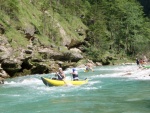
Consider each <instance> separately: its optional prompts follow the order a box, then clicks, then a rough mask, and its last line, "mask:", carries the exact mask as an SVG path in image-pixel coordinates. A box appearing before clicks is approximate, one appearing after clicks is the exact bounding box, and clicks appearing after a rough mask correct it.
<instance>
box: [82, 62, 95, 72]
mask: <svg viewBox="0 0 150 113" xmlns="http://www.w3.org/2000/svg"><path fill="white" fill-rule="evenodd" d="M90 70H91V71H94V70H93V69H92V66H91V65H90V64H88V63H87V64H86V68H85V71H84V72H89V71H90Z"/></svg>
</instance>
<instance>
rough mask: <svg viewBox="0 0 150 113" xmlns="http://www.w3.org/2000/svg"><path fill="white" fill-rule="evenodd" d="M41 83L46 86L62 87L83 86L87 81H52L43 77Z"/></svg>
mask: <svg viewBox="0 0 150 113" xmlns="http://www.w3.org/2000/svg"><path fill="white" fill-rule="evenodd" d="M41 79H42V81H43V83H44V84H45V85H46V86H63V85H68V84H70V85H83V84H86V83H87V82H88V79H85V80H78V81H69V80H53V79H49V78H45V77H41Z"/></svg>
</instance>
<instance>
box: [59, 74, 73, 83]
mask: <svg viewBox="0 0 150 113" xmlns="http://www.w3.org/2000/svg"><path fill="white" fill-rule="evenodd" d="M57 75H58V76H59V77H60V78H61V80H62V81H64V83H65V84H66V85H67V86H72V84H71V83H70V82H69V83H68V81H66V80H65V78H62V76H61V75H60V74H58V73H57Z"/></svg>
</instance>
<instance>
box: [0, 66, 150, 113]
mask: <svg viewBox="0 0 150 113" xmlns="http://www.w3.org/2000/svg"><path fill="white" fill-rule="evenodd" d="M135 68H136V66H135V65H132V66H103V67H96V68H94V70H95V71H94V72H84V71H83V70H84V69H81V68H80V69H78V72H79V77H80V78H81V79H82V78H83V79H84V78H88V79H89V82H88V84H85V85H81V86H61V87H47V86H45V85H44V84H43V82H42V81H41V79H40V77H41V76H45V77H52V76H54V74H53V73H51V74H43V75H38V74H36V75H30V76H24V77H17V78H13V79H7V80H6V81H5V84H4V85H0V113H150V79H138V77H135V76H134V77H130V76H124V73H125V72H126V71H127V70H129V69H130V70H132V69H133V70H134V69H135ZM70 71H71V69H68V70H66V71H65V73H66V75H67V79H69V78H71V75H70V74H69V73H70ZM142 74H143V73H142ZM133 75H134V74H133ZM131 76H132V75H131ZM136 76H141V73H139V74H138V73H136Z"/></svg>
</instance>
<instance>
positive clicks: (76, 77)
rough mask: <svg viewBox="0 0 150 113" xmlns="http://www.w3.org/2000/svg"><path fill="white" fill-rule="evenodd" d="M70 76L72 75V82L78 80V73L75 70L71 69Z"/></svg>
mask: <svg viewBox="0 0 150 113" xmlns="http://www.w3.org/2000/svg"><path fill="white" fill-rule="evenodd" d="M70 74H72V77H73V81H77V80H79V77H78V71H77V70H76V69H75V68H73V69H72V72H71V73H70Z"/></svg>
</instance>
